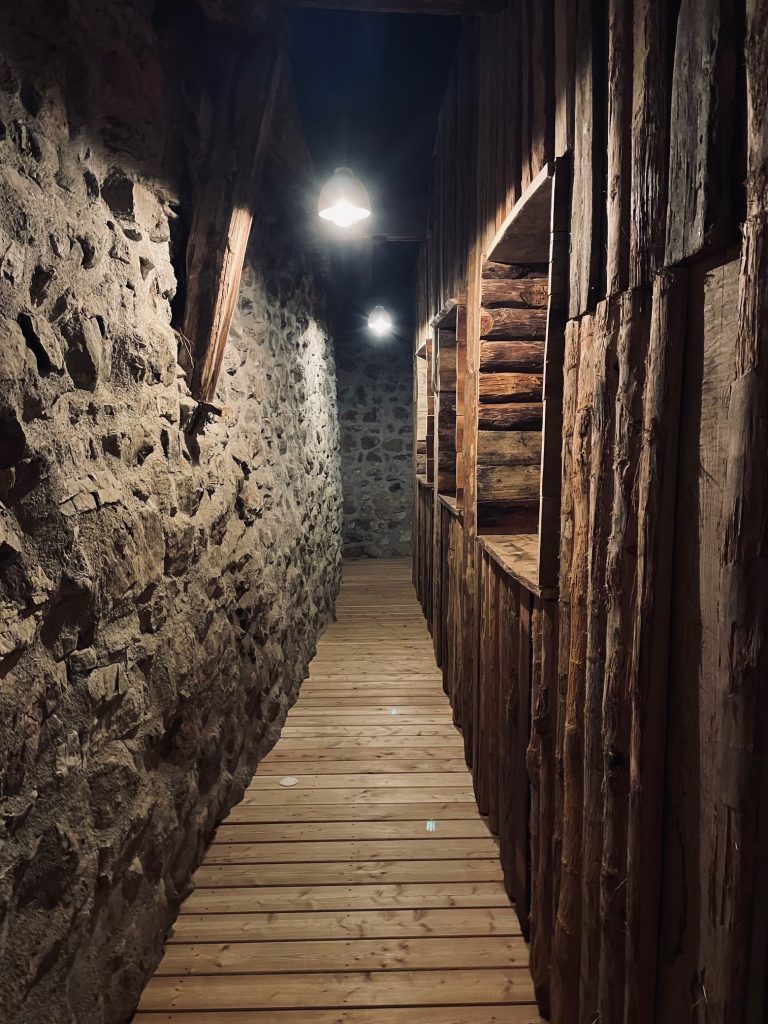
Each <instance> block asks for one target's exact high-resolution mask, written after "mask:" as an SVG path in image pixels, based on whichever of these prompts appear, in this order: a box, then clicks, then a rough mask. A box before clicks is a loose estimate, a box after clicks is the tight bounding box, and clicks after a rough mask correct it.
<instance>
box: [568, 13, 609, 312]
mask: <svg viewBox="0 0 768 1024" xmlns="http://www.w3.org/2000/svg"><path fill="white" fill-rule="evenodd" d="M604 30H605V13H604V0H581V2H580V3H579V4H578V14H577V21H576V58H575V76H576V78H575V87H574V109H575V113H574V119H575V123H576V126H577V127H576V133H575V141H574V147H573V202H572V204H571V236H572V237H573V238H576V239H578V244H579V256H578V259H573V260H571V263H570V303H569V311H570V315H571V317H577V316H580V315H581V314H582V313H586V312H588V311H589V310H591V309H594V307H595V303H596V302H597V300H598V299H599V298H600V297H601V296H602V294H603V293H604V290H605V286H604V277H605V257H604V253H603V243H604V239H603V231H604V221H605V201H604V199H603V177H604V174H605V116H606V110H605V62H606V54H605V53H604V45H605V44H604V42H603V40H604Z"/></svg>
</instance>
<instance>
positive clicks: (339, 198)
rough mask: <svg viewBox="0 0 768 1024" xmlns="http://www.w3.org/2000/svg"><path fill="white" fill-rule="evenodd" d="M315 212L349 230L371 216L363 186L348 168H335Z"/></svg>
mask: <svg viewBox="0 0 768 1024" xmlns="http://www.w3.org/2000/svg"><path fill="white" fill-rule="evenodd" d="M317 212H318V214H319V215H320V216H321V217H322V218H323V220H329V221H330V222H331V223H332V224H336V225H337V227H340V228H349V227H352V225H353V224H358V223H359V222H360V221H361V220H365V218H366V217H370V215H371V201H370V199H369V198H368V192H367V191H366V189H365V186H364V185H363V184H362V182H361V181H360V180H359V179H358V178H357V176H356V175H355V172H354V171H353V170H352V169H351V168H349V167H337V168H336V170H335V171H334V172H333V175H332V176H331V177H330V178H329V179H328V181H327V182H326V183H325V185H323V188H322V190H321V192H320V198H319V200H318V203H317Z"/></svg>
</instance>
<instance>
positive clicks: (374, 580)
mask: <svg viewBox="0 0 768 1024" xmlns="http://www.w3.org/2000/svg"><path fill="white" fill-rule="evenodd" d="M337 616H338V618H337V621H336V622H335V623H334V624H333V625H332V626H331V628H330V629H329V630H328V632H327V633H326V635H325V636H324V637H323V638H322V639H321V641H320V643H319V648H318V654H317V657H316V659H315V660H314V662H313V663H312V666H311V673H310V676H309V678H308V679H307V681H306V682H305V684H304V687H303V688H302V691H301V695H300V698H299V701H298V703H297V705H296V707H295V708H294V709H293V710H292V711H291V712H290V714H289V716H288V721H287V724H286V726H285V729H284V730H283V734H282V736H281V738H280V741H279V743H278V744H277V746H276V748H275V749H274V750H273V751H272V752H271V753H270V754H269V755H268V757H267V758H266V759H265V760H264V762H263V763H262V765H261V766H260V767H259V770H258V772H257V775H256V777H255V778H254V780H253V782H252V783H251V785H250V786H249V788H248V790H247V791H246V793H245V796H244V798H243V800H242V802H241V803H240V804H239V805H238V806H237V807H235V808H233V810H232V812H231V813H230V815H229V817H228V818H227V819H226V821H225V822H223V823H222V825H221V826H220V827H219V829H218V831H217V834H216V836H215V838H214V841H213V843H212V844H211V847H210V848H209V850H208V852H207V854H206V856H205V860H204V862H203V864H202V866H201V867H200V868H199V869H198V871H197V873H196V875H195V883H196V888H195V891H194V892H193V893H192V894H191V895H190V897H189V898H188V899H187V900H186V901H185V903H184V906H183V907H182V911H181V914H180V916H179V918H178V920H177V922H176V924H175V926H174V929H173V931H172V933H171V935H170V936H169V938H168V941H167V944H166V953H165V957H164V959H163V961H162V962H161V964H160V966H159V968H158V970H157V972H156V974H155V976H154V977H153V978H152V979H151V981H150V982H149V984H148V985H147V987H146V989H145V991H144V995H143V997H142V1000H141V1004H140V1006H139V1010H138V1012H137V1014H136V1016H135V1017H134V1024H541V1022H540V1020H539V1017H538V1015H537V1013H536V1008H535V1004H534V999H533V985H532V982H531V978H530V974H529V971H528V949H527V946H526V943H525V941H524V939H523V938H522V936H521V934H520V928H519V925H518V922H517V918H516V916H515V913H514V910H513V909H512V908H511V907H510V905H509V902H508V900H507V897H506V895H505V892H504V887H503V885H502V881H501V869H500V866H499V860H498V851H497V846H496V842H495V840H494V839H493V837H492V836H491V834H490V833H489V831H488V829H487V827H486V825H485V822H484V821H483V819H482V818H481V817H480V815H479V814H478V812H477V807H476V805H475V801H474V795H473V789H472V784H471V779H470V775H469V773H468V771H467V768H466V765H465V762H464V747H463V742H462V739H461V737H460V735H459V733H458V732H457V731H456V729H455V728H454V726H453V724H452V720H451V709H450V706H449V704H448V701H447V699H446V697H445V695H444V693H443V690H442V682H441V675H440V672H439V671H438V670H437V668H436V667H435V662H434V657H433V653H432V645H431V642H430V640H429V637H428V635H427V632H426V628H425V626H424V622H423V619H422V617H421V612H420V609H419V607H418V604H417V602H416V598H415V595H414V592H413V588H412V586H411V582H410V563H407V562H405V561H376V562H355V563H348V564H346V565H345V569H344V577H343V584H342V592H341V595H340V597H339V601H338V607H337Z"/></svg>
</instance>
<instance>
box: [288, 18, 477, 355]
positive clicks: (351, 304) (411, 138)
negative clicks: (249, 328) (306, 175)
mask: <svg viewBox="0 0 768 1024" xmlns="http://www.w3.org/2000/svg"><path fill="white" fill-rule="evenodd" d="M291 22H292V25H293V34H292V63H293V74H294V79H295V83H296V91H297V95H298V101H299V107H300V110H301V113H302V117H303V119H304V123H305V132H306V136H307V141H308V143H309V149H310V152H311V154H312V159H313V162H314V165H315V169H316V172H317V175H318V187H319V185H320V184H322V182H323V181H325V180H326V179H327V178H328V177H330V175H331V174H332V173H333V170H334V168H335V167H337V166H339V165H348V166H350V167H352V168H353V169H354V171H355V173H356V174H357V175H358V177H360V179H361V180H362V181H363V183H364V184H365V185H366V187H367V188H368V190H369V192H370V195H371V202H372V207H373V216H372V217H371V219H370V221H367V222H365V223H364V225H363V227H362V229H361V230H363V231H364V236H363V237H361V238H359V239H357V240H354V241H343V240H340V239H338V238H334V240H333V241H332V242H331V251H332V274H333V285H334V291H335V296H336V305H337V319H338V329H339V330H340V331H341V333H342V336H345V337H350V336H351V335H357V334H359V332H361V331H364V325H365V321H366V318H367V314H368V311H369V309H370V308H371V307H372V306H373V305H376V304H377V303H382V304H383V305H386V306H387V307H388V308H389V309H390V310H391V312H392V315H393V319H394V320H395V324H396V327H397V333H398V335H399V336H400V337H401V338H404V339H405V338H408V339H409V338H410V335H411V333H412V295H413V292H412V278H413V269H414V264H415V260H416V255H417V252H418V242H417V241H384V240H383V239H382V238H381V237H378V238H377V237H376V235H379V236H380V235H381V234H384V235H386V234H393V233H394V234H397V235H401V236H402V235H405V236H406V237H407V235H408V234H409V233H411V234H412V237H413V233H415V234H416V235H418V234H419V233H422V232H423V229H424V224H425V222H426V208H427V200H428V190H429V180H430V174H431V162H432V161H431V158H432V152H433V147H434V140H435V134H436V131H437V117H438V112H439V109H440V105H441V103H442V98H443V95H444V93H445V87H446V84H447V80H448V75H449V73H450V68H451V63H452V60H453V54H454V50H455V47H456V43H457V40H458V34H459V27H460V20H459V19H458V18H453V17H430V16H423V15H398V14H361V13H357V12H349V11H294V12H292V14H291ZM372 235H373V237H372Z"/></svg>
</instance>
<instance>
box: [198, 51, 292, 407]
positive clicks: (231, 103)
mask: <svg viewBox="0 0 768 1024" xmlns="http://www.w3.org/2000/svg"><path fill="white" fill-rule="evenodd" d="M285 51H286V47H285V43H284V38H283V36H282V33H281V34H279V35H276V34H275V33H273V32H269V33H266V34H265V35H264V36H263V38H262V43H261V45H260V46H259V48H258V50H257V52H256V53H255V54H254V53H251V54H250V55H248V56H247V57H245V58H243V60H241V61H240V62H239V63H237V64H236V65H235V66H234V68H233V70H232V71H231V72H230V75H229V78H228V81H227V82H226V83H224V84H223V87H222V89H221V93H220V98H219V102H218V104H217V106H216V120H215V127H214V129H213V132H212V136H211V145H210V150H209V154H208V158H207V161H206V165H205V170H204V173H203V177H202V184H201V187H200V190H199V193H198V196H197V201H196V204H195V213H194V218H193V221H192V229H191V231H190V236H189V242H188V244H187V298H186V306H185V310H184V325H183V334H184V336H185V337H186V338H187V339H188V341H189V342H190V344H191V347H192V361H193V371H192V382H191V392H192V397H193V398H195V399H196V400H197V401H198V402H201V403H205V404H210V403H211V402H212V401H213V398H214V396H215V393H216V383H217V381H218V378H219V371H220V369H221V363H222V360H223V358H224V349H225V347H226V344H227V337H228V335H229V327H230V323H231V322H232V314H233V313H234V310H235V305H236V303H237V295H238V290H239V287H240V277H241V274H242V269H243V260H244V259H245V251H246V248H247V246H248V236H249V234H250V230H251V223H252V221H253V210H252V202H253V197H254V195H255V194H256V192H257V187H258V182H259V178H260V176H261V172H262V169H263V165H264V156H265V152H266V149H267V144H268V140H269V136H270V132H271V127H272V121H273V116H274V111H275V106H276V103H277V97H278V94H279V91H280V86H281V83H282V80H283V70H284V66H285V59H286V57H285Z"/></svg>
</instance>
